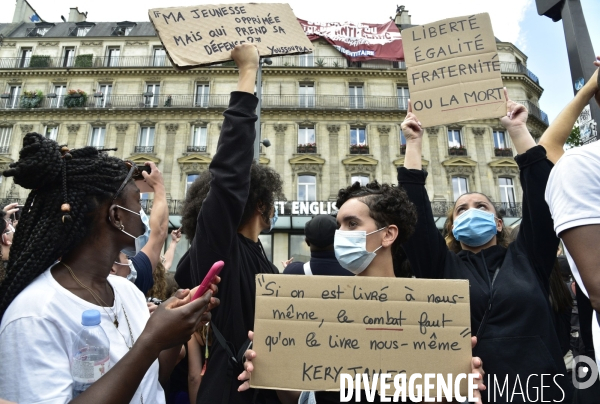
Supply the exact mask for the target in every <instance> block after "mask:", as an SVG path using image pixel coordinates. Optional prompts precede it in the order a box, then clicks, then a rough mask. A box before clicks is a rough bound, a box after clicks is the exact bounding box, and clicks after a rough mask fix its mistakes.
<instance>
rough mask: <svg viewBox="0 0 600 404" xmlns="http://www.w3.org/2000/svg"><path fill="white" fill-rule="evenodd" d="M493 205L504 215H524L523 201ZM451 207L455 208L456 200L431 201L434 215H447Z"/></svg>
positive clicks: (495, 203) (493, 203)
mask: <svg viewBox="0 0 600 404" xmlns="http://www.w3.org/2000/svg"><path fill="white" fill-rule="evenodd" d="M492 205H494V208H495V209H496V212H498V213H499V214H501V215H502V216H504V217H521V216H522V215H523V203H522V202H492ZM451 209H454V202H445V201H433V202H431V210H432V211H433V215H434V216H446V215H447V214H448V212H449V211H450V210H451Z"/></svg>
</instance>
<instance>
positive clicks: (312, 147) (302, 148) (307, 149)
mask: <svg viewBox="0 0 600 404" xmlns="http://www.w3.org/2000/svg"><path fill="white" fill-rule="evenodd" d="M296 151H297V152H298V153H316V152H317V145H316V144H299V145H298V148H297V149H296Z"/></svg>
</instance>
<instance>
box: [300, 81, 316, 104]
mask: <svg viewBox="0 0 600 404" xmlns="http://www.w3.org/2000/svg"><path fill="white" fill-rule="evenodd" d="M298 97H299V101H300V107H301V108H312V107H314V106H315V86H314V84H313V83H304V84H300V86H299V87H298Z"/></svg>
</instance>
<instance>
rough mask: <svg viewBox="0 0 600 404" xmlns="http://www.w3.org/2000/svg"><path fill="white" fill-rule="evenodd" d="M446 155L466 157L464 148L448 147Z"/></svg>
mask: <svg viewBox="0 0 600 404" xmlns="http://www.w3.org/2000/svg"><path fill="white" fill-rule="evenodd" d="M448 155H449V156H466V155H467V148H466V147H464V146H459V147H457V146H454V147H449V148H448Z"/></svg>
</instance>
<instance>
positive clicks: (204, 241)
mask: <svg viewBox="0 0 600 404" xmlns="http://www.w3.org/2000/svg"><path fill="white" fill-rule="evenodd" d="M257 102H258V99H257V98H256V97H254V96H253V95H252V94H248V93H244V92H233V93H231V100H230V102H229V108H228V109H227V110H226V111H225V112H224V114H223V115H224V116H225V119H224V121H223V126H222V128H221V136H220V137H219V143H218V146H217V152H216V153H215V156H214V158H213V160H212V161H211V163H210V166H209V170H210V173H211V174H212V179H211V182H210V191H209V192H208V195H207V196H206V199H205V200H204V202H203V203H202V209H201V210H200V214H199V215H198V224H197V226H196V235H195V236H194V239H193V240H192V243H191V246H190V249H189V251H188V252H187V253H186V255H185V256H184V257H183V258H182V260H181V261H180V262H179V265H178V266H177V273H176V275H175V279H176V280H177V281H178V282H179V279H182V280H183V281H184V282H186V279H188V278H189V279H191V281H192V283H193V284H194V285H199V284H200V282H202V280H203V279H204V276H205V275H206V273H207V272H208V270H209V269H210V267H211V266H212V264H213V263H214V262H216V261H219V260H223V261H224V262H225V266H224V267H223V270H222V271H221V274H220V276H221V283H220V284H219V293H218V295H217V297H218V298H219V299H220V300H221V304H220V305H219V306H218V307H216V308H215V309H214V310H213V311H212V322H213V323H214V324H215V325H216V326H217V327H218V329H219V330H220V331H221V333H222V334H223V336H224V337H225V339H226V340H227V341H228V342H229V343H231V345H232V350H233V352H234V353H235V354H237V352H238V350H240V349H241V347H242V345H243V344H244V342H245V341H246V339H247V338H248V331H249V330H252V329H254V303H255V300H254V295H255V293H256V285H255V280H254V277H255V275H256V274H258V273H278V270H277V268H275V267H274V266H273V264H271V263H270V262H269V261H268V260H267V257H266V256H265V254H264V252H263V249H262V246H261V245H260V242H258V243H255V242H254V241H252V240H249V239H247V238H246V237H244V236H242V235H241V234H238V227H239V225H240V222H241V220H242V214H243V212H244V207H245V206H246V201H247V199H248V194H249V192H250V166H251V164H252V158H253V155H254V149H253V144H254V138H255V131H254V122H255V121H256V115H255V114H254V109H255V108H256V105H257ZM227 361H228V358H227V356H226V354H225V351H224V349H223V348H222V347H221V345H220V344H219V343H218V341H217V340H216V339H215V340H214V343H213V344H212V346H211V350H210V354H209V358H208V365H207V368H206V374H205V376H204V377H203V379H202V384H201V385H200V390H199V392H198V399H197V403H198V404H220V403H222V402H223V394H224V393H225V392H226V391H227V390H229V398H228V400H227V404H230V403H231V404H234V403H251V402H252V401H253V396H254V390H253V389H251V390H249V391H246V392H244V393H238V391H237V388H238V386H239V385H240V382H239V381H238V380H237V376H238V374H239V373H238V374H233V375H232V377H233V378H232V377H230V376H228V375H227ZM261 402H263V403H271V402H274V403H278V402H279V400H277V398H276V395H275V392H274V391H273V390H271V391H266V390H264V391H262V392H261V395H260V397H258V400H257V403H261Z"/></svg>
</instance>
